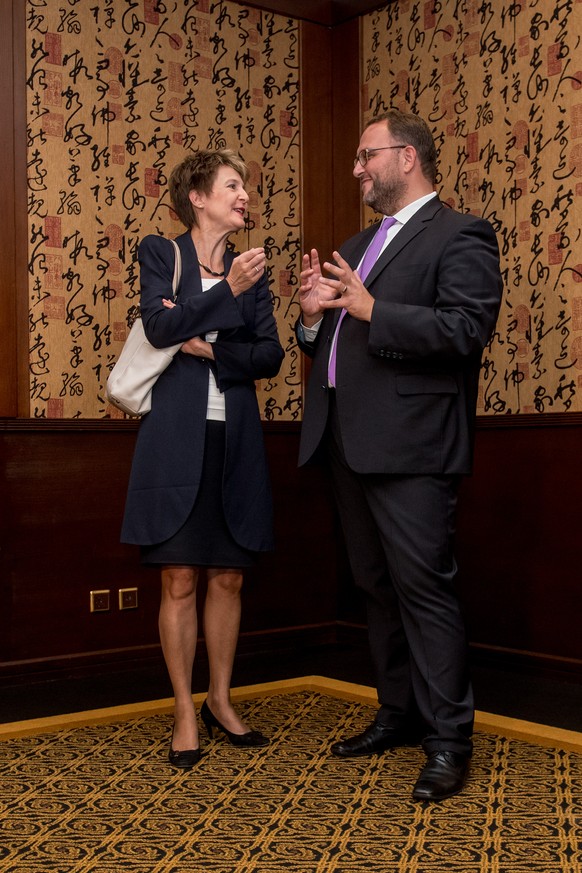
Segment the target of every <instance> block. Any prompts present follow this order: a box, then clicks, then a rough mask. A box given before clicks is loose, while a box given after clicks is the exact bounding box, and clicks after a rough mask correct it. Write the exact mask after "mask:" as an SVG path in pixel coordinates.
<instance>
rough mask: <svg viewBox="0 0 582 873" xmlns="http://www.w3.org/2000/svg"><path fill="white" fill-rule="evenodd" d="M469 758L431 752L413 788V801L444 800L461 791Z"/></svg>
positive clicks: (449, 753) (456, 753)
mask: <svg viewBox="0 0 582 873" xmlns="http://www.w3.org/2000/svg"><path fill="white" fill-rule="evenodd" d="M469 760H470V759H469V756H468V755H460V754H459V753H458V752H433V753H432V754H430V755H429V756H428V761H427V762H426V764H425V766H424V767H423V769H422V770H421V771H420V776H419V777H418V781H417V783H416V785H415V786H414V789H413V792H412V797H413V799H414V800H426V801H430V800H445V799H446V798H447V797H452V796H453V794H458V793H459V791H461V790H462V788H463V785H464V784H465V779H466V778H467V771H468V770H469Z"/></svg>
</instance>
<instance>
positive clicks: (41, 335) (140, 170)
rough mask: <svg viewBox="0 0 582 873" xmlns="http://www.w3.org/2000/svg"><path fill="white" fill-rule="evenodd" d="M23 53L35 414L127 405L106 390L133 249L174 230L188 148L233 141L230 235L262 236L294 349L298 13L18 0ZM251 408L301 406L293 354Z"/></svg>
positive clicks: (133, 281)
mask: <svg viewBox="0 0 582 873" xmlns="http://www.w3.org/2000/svg"><path fill="white" fill-rule="evenodd" d="M158 8H159V10H160V11H157V10H158ZM27 58H28V69H27V89H28V92H27V111H28V167H29V173H28V190H29V199H28V210H29V292H30V357H29V366H30V415H31V417H34V418H51V419H52V418H107V417H119V416H121V415H122V414H121V413H119V412H118V411H117V410H116V409H115V408H113V407H112V406H110V405H108V404H107V401H106V398H105V391H104V388H105V383H106V379H107V375H108V373H109V371H110V369H111V367H112V365H113V363H114V361H115V359H116V357H117V355H118V354H119V351H120V349H121V347H122V344H123V341H124V339H125V338H126V336H127V333H128V324H129V323H130V319H131V318H132V317H133V316H134V315H135V312H136V309H137V306H138V302H139V274H138V265H137V262H136V251H137V246H138V243H139V240H140V239H141V238H142V237H143V236H144V235H146V234H147V233H161V234H164V235H170V236H175V235H177V234H178V233H181V232H182V231H183V227H182V225H181V224H180V223H179V222H178V221H177V219H176V218H175V216H174V215H173V213H172V211H171V209H170V205H169V198H168V193H167V186H166V182H167V178H168V175H169V172H170V170H171V168H172V167H173V166H174V165H175V164H176V163H178V161H180V160H181V159H182V157H183V156H184V154H185V153H186V152H187V151H189V150H191V149H195V148H198V147H202V148H217V147H219V146H227V147H230V148H234V149H235V150H237V151H239V152H240V153H241V154H242V156H243V158H244V159H245V160H246V162H247V163H248V165H249V167H250V170H251V179H250V182H249V193H250V195H251V199H250V207H249V221H248V223H247V228H246V229H245V231H243V232H241V233H240V234H238V238H233V242H234V244H235V246H236V248H238V249H239V250H244V249H246V248H249V247H251V246H257V245H263V244H264V245H265V248H266V252H267V262H268V270H269V274H270V278H271V283H272V284H271V287H272V291H273V295H274V301H275V308H276V316H277V319H278V325H279V331H280V336H281V341H282V343H283V345H284V346H287V347H288V346H290V344H291V338H292V329H291V317H290V313H289V305H290V303H291V300H292V296H293V286H294V284H295V283H296V281H297V280H296V273H297V271H296V269H295V267H296V260H297V255H298V252H299V249H300V241H299V230H300V210H299V198H298V175H299V140H298V136H299V134H298V130H299V110H298V78H299V70H298V64H299V59H298V30H297V22H295V21H293V20H292V19H288V18H285V17H282V16H279V15H275V14H271V13H268V12H263V11H260V10H258V9H251V8H245V7H243V6H240V5H238V4H236V3H229V2H220V3H211V2H210V0H190V2H189V0H185V2H180V3H178V2H171V3H164V4H158V3H157V2H155V0H142V2H139V3H136V2H132V0H105V2H102V3H94V4H92V3H80V2H69V3H67V4H63V3H60V2H57V0H42V2H41V0H28V2H27ZM259 402H260V407H261V413H262V416H263V418H264V419H266V420H292V419H294V418H296V417H297V416H298V409H299V406H300V376H299V374H298V370H297V367H296V355H295V354H290V355H287V358H286V361H285V363H284V365H283V368H282V371H281V373H280V374H279V376H278V377H277V378H276V379H273V380H268V381H267V380H265V381H263V382H262V383H261V384H260V385H259Z"/></svg>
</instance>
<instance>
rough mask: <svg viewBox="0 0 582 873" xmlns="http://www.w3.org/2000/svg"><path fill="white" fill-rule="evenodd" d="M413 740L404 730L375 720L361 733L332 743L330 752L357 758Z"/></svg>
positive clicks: (343, 756) (341, 756)
mask: <svg viewBox="0 0 582 873" xmlns="http://www.w3.org/2000/svg"><path fill="white" fill-rule="evenodd" d="M414 741H415V740H414V738H411V737H410V735H407V734H406V732H405V731H404V730H402V729H398V728H393V727H386V726H385V725H382V724H379V723H378V722H376V721H375V722H373V724H371V725H370V727H367V728H366V730H365V731H364V732H363V733H362V734H356V736H355V737H348V739H346V740H340V741H339V742H338V743H334V744H333V746H332V747H331V753H332V755H337V757H338V758H359V757H361V756H363V755H373V754H375V753H376V752H385V751H386V749H394V748H395V747H396V746H406V745H408V744H409V743H413V742H414Z"/></svg>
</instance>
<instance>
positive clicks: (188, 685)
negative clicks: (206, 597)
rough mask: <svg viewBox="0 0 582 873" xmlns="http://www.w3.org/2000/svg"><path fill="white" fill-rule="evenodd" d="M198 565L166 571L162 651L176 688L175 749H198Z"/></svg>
mask: <svg viewBox="0 0 582 873" xmlns="http://www.w3.org/2000/svg"><path fill="white" fill-rule="evenodd" d="M197 582H198V568H197V567H179V566H169V567H164V568H163V570H162V600H161V604H160V615H159V629H160V641H161V644H162V651H163V653H164V659H165V661H166V667H167V669H168V674H169V676H170V681H171V683H172V688H173V690H174V700H175V706H174V736H173V741H172V748H173V749H174V751H186V750H187V749H197V748H198V745H199V741H198V725H197V723H196V711H195V709H194V703H193V701H192V668H193V664H194V656H195V654H196V639H197V636H198V620H197V615H196V584H197Z"/></svg>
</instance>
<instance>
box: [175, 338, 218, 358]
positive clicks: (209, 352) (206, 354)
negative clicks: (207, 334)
mask: <svg viewBox="0 0 582 873" xmlns="http://www.w3.org/2000/svg"><path fill="white" fill-rule="evenodd" d="M180 351H181V352H184V353H185V354H186V355H194V356H195V357H196V358H208V359H209V360H211V361H213V360H214V351H213V349H212V344H211V343H207V342H206V340H203V339H200V337H199V336H193V337H192V339H189V340H188V342H186V343H184V344H183V346H182V348H181V349H180Z"/></svg>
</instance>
